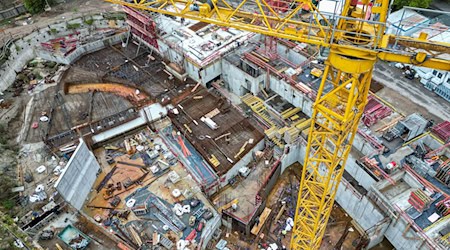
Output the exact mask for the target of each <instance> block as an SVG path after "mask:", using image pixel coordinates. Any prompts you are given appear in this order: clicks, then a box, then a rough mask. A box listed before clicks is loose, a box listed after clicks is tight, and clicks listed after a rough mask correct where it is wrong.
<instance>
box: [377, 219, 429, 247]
mask: <svg viewBox="0 0 450 250" xmlns="http://www.w3.org/2000/svg"><path fill="white" fill-rule="evenodd" d="M406 227H407V222H406V221H405V220H403V219H402V218H400V219H399V220H398V221H397V222H395V221H394V222H392V223H391V224H390V225H389V228H388V229H387V230H386V233H385V236H386V238H387V239H388V240H389V242H391V244H392V245H393V246H394V247H395V249H399V250H411V249H417V250H425V249H431V248H430V247H429V246H428V245H427V244H425V242H424V240H423V239H422V238H419V237H417V233H416V232H414V231H413V229H412V228H410V229H408V230H407V231H406V232H405V230H406V229H407V228H406Z"/></svg>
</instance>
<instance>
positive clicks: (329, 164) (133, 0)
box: [106, 0, 450, 250]
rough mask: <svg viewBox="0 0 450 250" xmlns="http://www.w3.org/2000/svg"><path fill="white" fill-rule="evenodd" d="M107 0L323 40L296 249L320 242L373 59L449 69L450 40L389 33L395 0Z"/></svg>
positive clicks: (296, 227) (297, 38) (272, 33)
mask: <svg viewBox="0 0 450 250" xmlns="http://www.w3.org/2000/svg"><path fill="white" fill-rule="evenodd" d="M106 1H108V2H111V3H116V4H120V5H123V6H128V7H131V8H135V9H141V10H146V11H152V12H157V13H161V14H165V15H171V16H177V17H182V18H186V19H192V20H197V21H201V22H205V23H211V24H216V25H220V26H224V27H229V28H235V29H239V30H244V31H249V32H255V33H259V34H263V35H269V36H275V37H278V38H284V39H290V40H293V41H298V42H303V43H308V44H311V45H318V46H321V48H322V49H323V50H324V51H323V52H324V53H322V55H327V60H326V62H325V65H326V66H325V69H324V71H323V73H322V80H321V84H320V87H319V89H318V92H317V97H316V100H315V102H314V105H313V114H312V117H311V129H310V130H309V136H308V144H307V148H306V156H305V162H304V164H303V169H302V175H301V182H300V187H299V195H298V201H297V207H296V214H295V218H294V228H293V231H292V232H293V233H292V238H291V247H290V248H291V249H295V250H298V249H319V247H320V244H321V241H322V238H323V235H324V233H325V228H326V225H327V221H328V219H329V217H330V214H331V210H332V208H333V204H334V198H335V195H336V191H337V188H338V184H339V182H340V180H341V178H342V174H343V172H344V166H345V163H346V160H347V158H348V154H349V152H350V149H351V146H352V143H353V139H354V137H355V134H356V132H357V128H358V124H359V121H360V119H361V116H362V113H363V111H364V107H365V105H366V104H367V101H368V100H367V96H368V92H369V87H370V82H371V78H372V71H373V67H374V64H375V62H376V60H377V59H382V60H385V61H390V62H401V63H408V64H414V65H420V66H423V67H429V68H434V69H440V70H448V71H450V61H449V60H448V56H447V57H443V56H442V55H444V54H446V55H448V53H449V51H450V44H447V43H435V42H430V41H428V40H427V36H426V35H424V34H422V35H420V36H419V38H411V37H402V36H395V35H387V34H385V30H386V21H387V17H388V13H389V3H390V0H359V1H358V0H346V1H345V2H344V5H343V7H342V13H340V14H332V15H330V14H325V13H320V11H319V10H318V8H317V6H316V4H317V0H293V1H290V7H289V8H287V9H285V10H280V9H277V7H276V6H272V5H270V4H269V3H268V2H267V1H266V0H239V1H236V2H235V1H233V2H232V1H227V0H207V2H203V3H202V2H199V1H193V0H155V1H145V0H106ZM369 6H370V7H371V15H369V14H368V10H369ZM325 87H327V88H328V87H331V90H330V91H328V92H326V91H324V89H325Z"/></svg>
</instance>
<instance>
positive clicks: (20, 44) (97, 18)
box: [0, 15, 126, 92]
mask: <svg viewBox="0 0 450 250" xmlns="http://www.w3.org/2000/svg"><path fill="white" fill-rule="evenodd" d="M91 19H92V20H93V23H92V25H88V24H86V23H85V20H91ZM75 23H79V24H80V27H79V28H78V29H76V30H72V29H67V24H75ZM125 25H126V23H125V22H124V21H122V20H116V21H114V22H110V20H107V19H105V18H104V17H103V16H102V15H92V16H85V17H83V18H76V19H73V20H67V21H62V22H59V23H54V24H51V25H49V26H47V27H44V28H41V29H38V30H36V31H34V32H32V33H31V34H29V35H27V36H25V37H22V38H21V39H18V40H15V41H14V42H13V43H12V44H11V45H10V52H11V53H10V56H9V58H8V60H7V61H6V62H5V63H3V65H1V66H0V75H1V76H2V77H1V80H0V92H2V91H4V90H5V89H7V88H8V87H9V86H10V85H11V84H12V83H14V80H15V79H16V76H17V73H19V72H20V71H21V70H22V68H23V67H24V66H25V65H26V64H27V63H28V61H30V60H32V59H33V58H35V57H36V54H37V53H36V52H37V50H36V48H37V46H38V45H40V43H42V42H45V41H48V40H50V39H54V38H57V37H61V36H65V35H68V34H71V33H73V32H76V31H79V32H87V30H88V29H97V28H111V27H125ZM114 39H116V40H115V41H116V42H117V39H118V38H114ZM114 39H113V40H114ZM100 44H101V41H96V42H94V43H93V45H89V44H86V45H85V46H83V48H81V50H79V51H78V52H76V53H72V55H70V58H68V59H67V60H66V61H65V62H63V63H67V62H68V61H70V60H76V59H78V58H79V57H80V56H81V55H82V54H83V53H89V52H93V51H95V50H98V49H99V47H98V46H99V45H100ZM41 55H43V54H41ZM70 62H72V61H70ZM70 62H69V63H70Z"/></svg>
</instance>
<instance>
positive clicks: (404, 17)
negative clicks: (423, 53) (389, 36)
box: [388, 9, 430, 31]
mask: <svg viewBox="0 0 450 250" xmlns="http://www.w3.org/2000/svg"><path fill="white" fill-rule="evenodd" d="M429 21H430V20H429V19H428V18H427V17H425V16H423V15H421V14H419V13H417V12H415V11H413V10H410V9H401V10H398V11H395V12H392V13H391V14H390V15H389V17H388V23H389V24H390V25H392V26H394V27H395V28H399V29H400V30H401V31H409V30H411V29H413V28H415V27H417V26H419V25H421V24H425V23H427V22H429Z"/></svg>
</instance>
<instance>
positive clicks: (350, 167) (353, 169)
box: [345, 153, 377, 190]
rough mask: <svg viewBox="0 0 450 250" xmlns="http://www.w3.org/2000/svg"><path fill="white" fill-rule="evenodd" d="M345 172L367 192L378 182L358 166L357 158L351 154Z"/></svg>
mask: <svg viewBox="0 0 450 250" xmlns="http://www.w3.org/2000/svg"><path fill="white" fill-rule="evenodd" d="M345 170H346V171H347V172H348V173H349V174H350V175H351V176H352V177H353V178H354V179H355V180H356V181H357V182H358V183H359V185H361V186H363V187H364V188H365V189H366V190H369V189H370V187H371V186H372V185H373V184H375V183H376V182H377V181H376V180H375V179H374V178H372V177H371V176H370V175H369V174H368V173H367V172H366V171H365V170H364V169H362V168H361V167H360V166H359V165H358V164H356V159H355V156H354V155H353V154H351V153H350V155H349V157H348V159H347V163H346V164H345Z"/></svg>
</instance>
